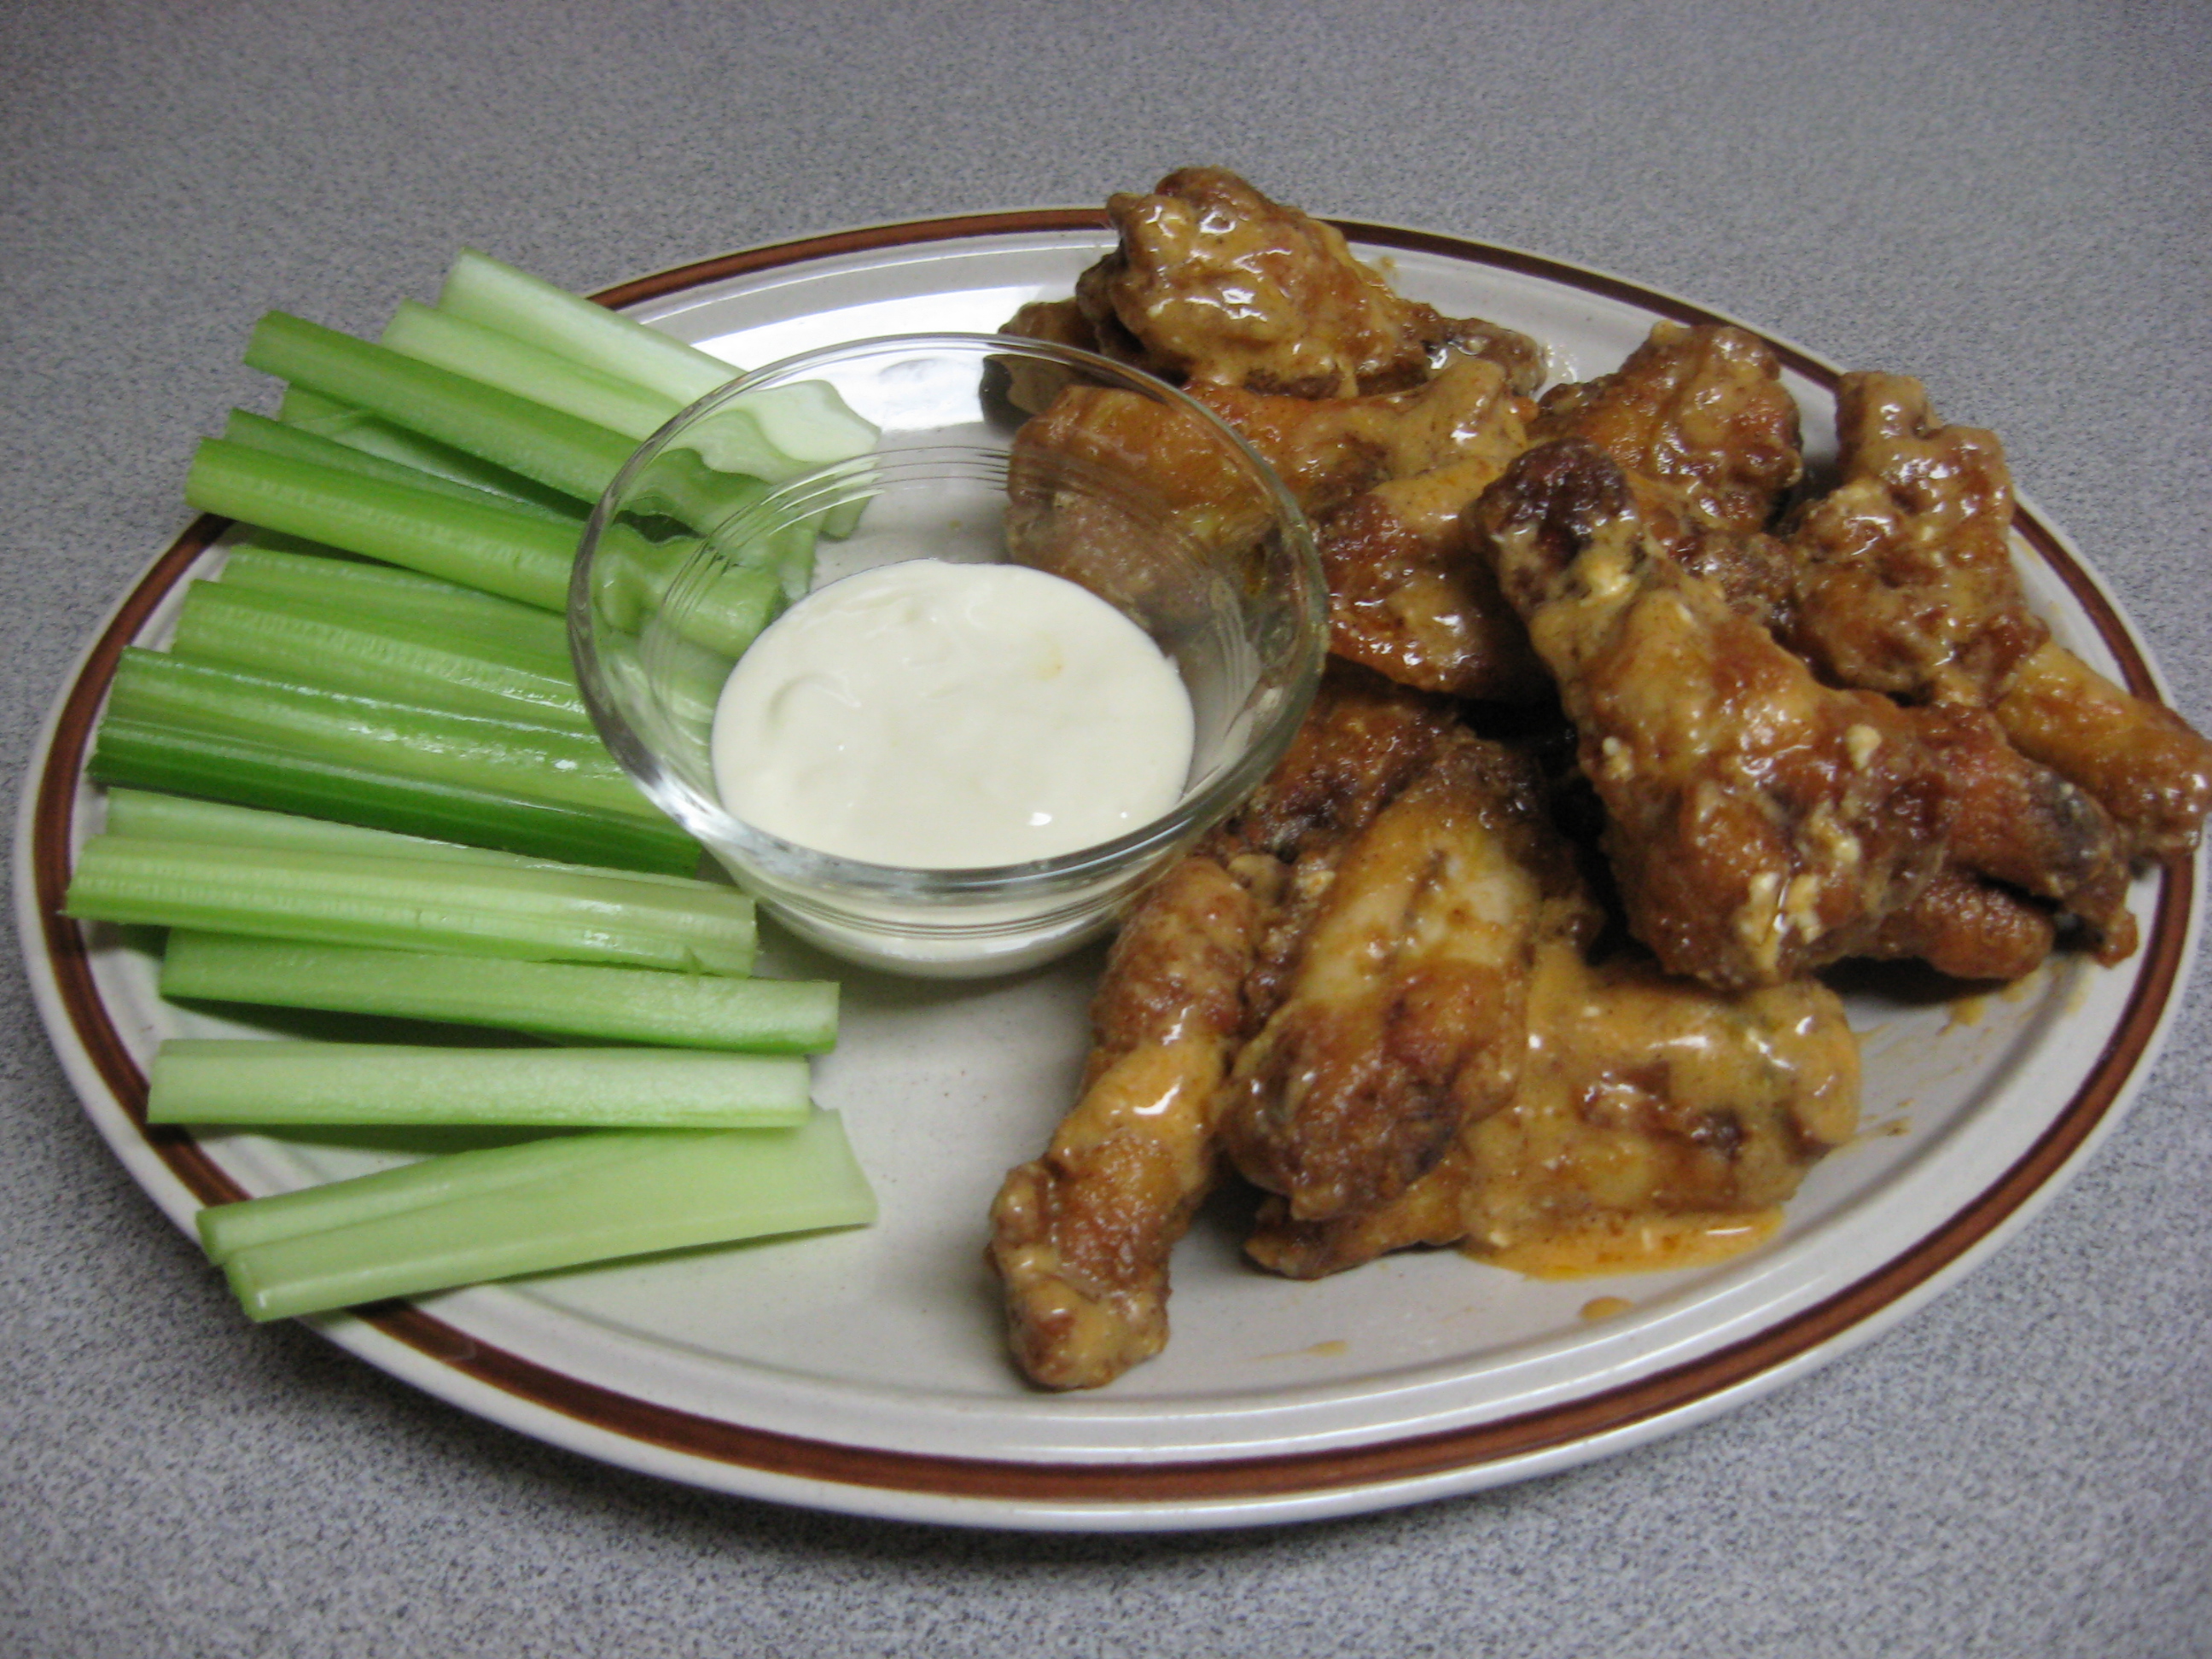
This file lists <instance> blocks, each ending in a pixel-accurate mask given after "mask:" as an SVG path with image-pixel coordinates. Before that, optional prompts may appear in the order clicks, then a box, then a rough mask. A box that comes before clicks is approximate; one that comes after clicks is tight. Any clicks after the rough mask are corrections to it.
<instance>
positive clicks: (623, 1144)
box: [195, 1129, 712, 1267]
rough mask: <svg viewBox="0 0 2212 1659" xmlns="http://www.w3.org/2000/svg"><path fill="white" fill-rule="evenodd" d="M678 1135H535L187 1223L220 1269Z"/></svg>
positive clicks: (224, 1208) (611, 1158)
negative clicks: (277, 1243)
mask: <svg viewBox="0 0 2212 1659" xmlns="http://www.w3.org/2000/svg"><path fill="white" fill-rule="evenodd" d="M702 1133H712V1131H705V1132H702ZM683 1134H684V1132H683V1131H681V1130H675V1131H670V1130H656V1129H633V1130H618V1129H608V1130H600V1131H598V1132H596V1133H594V1132H589V1131H587V1132H585V1133H578V1134H546V1135H540V1136H538V1137H536V1138H534V1139H527V1140H518V1141H516V1142H514V1143H513V1144H512V1145H509V1146H483V1147H477V1148H475V1149H473V1150H471V1151H469V1152H445V1153H441V1154H438V1155H436V1156H435V1157H429V1158H416V1159H415V1160H414V1161H413V1162H411V1163H407V1164H400V1165H398V1166H397V1167H396V1168H393V1169H389V1170H378V1171H377V1172H376V1173H375V1174H374V1175H365V1176H352V1177H350V1178H349V1179H347V1180H344V1181H329V1182H323V1183H321V1184H320V1185H319V1186H313V1187H302V1188H298V1189H297V1190H296V1191H293V1192H289V1193H272V1194H270V1195H269V1196H267V1197H265V1198H249V1199H242V1200H238V1201H236V1202H234V1203H229V1204H213V1205H210V1206H208V1207H207V1208H205V1209H204V1210H202V1211H201V1212H199V1214H198V1215H197V1217H196V1218H195V1220H196V1221H197V1223H198V1226H199V1235H200V1247H201V1248H202V1249H204V1250H205V1251H206V1252H207V1253H208V1256H209V1259H210V1260H211V1261H214V1262H215V1263H216V1265H217V1266H218V1267H220V1266H221V1265H222V1263H223V1262H224V1261H228V1259H229V1258H230V1257H231V1256H233V1255H235V1254H237V1253H238V1252H239V1251H240V1250H242V1249H245V1248H246V1246H247V1245H249V1244H266V1243H270V1242H271V1241H272V1240H275V1239H279V1238H296V1237H299V1236H301V1234H303V1233H319V1232H327V1231H330V1230H331V1229H332V1228H334V1227H345V1226H350V1225H352V1224H354V1223H355V1222H356V1221H369V1220H374V1218H377V1217H378V1216H385V1215H397V1214H398V1213H399V1212H401V1211H403V1210H416V1209H421V1208H422V1206H425V1205H429V1204H436V1203H441V1202H442V1201H443V1200H447V1199H448V1198H459V1197H466V1196H469V1195H471V1194H477V1193H487V1192H492V1191H495V1190H496V1189H498V1188H501V1187H512V1186H516V1185H519V1184H520V1183H522V1182H532V1181H538V1180H540V1179H542V1178H544V1176H549V1175H553V1174H556V1173H558V1172H560V1171H562V1170H573V1169H581V1168H586V1167H590V1168H598V1169H607V1168H611V1167H612V1166H613V1165H614V1164H618V1163H620V1162H621V1161H622V1160H623V1158H635V1157H636V1156H637V1155H638V1154H640V1153H641V1152H661V1151H665V1149H666V1148H667V1147H668V1146H671V1145H673V1144H674V1139H675V1138H677V1137H681V1136H682V1135H683Z"/></svg>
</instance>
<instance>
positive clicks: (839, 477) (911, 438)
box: [568, 334, 1328, 977]
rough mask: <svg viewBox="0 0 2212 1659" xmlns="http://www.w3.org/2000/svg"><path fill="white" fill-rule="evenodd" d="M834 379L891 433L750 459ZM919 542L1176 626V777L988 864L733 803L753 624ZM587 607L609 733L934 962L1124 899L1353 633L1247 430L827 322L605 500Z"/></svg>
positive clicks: (994, 947)
mask: <svg viewBox="0 0 2212 1659" xmlns="http://www.w3.org/2000/svg"><path fill="white" fill-rule="evenodd" d="M824 385H826V386H829V387H831V388H834V390H835V391H836V393H837V395H838V396H839V397H840V398H842V400H843V403H844V404H845V405H847V406H848V408H849V409H850V410H853V411H854V412H855V413H857V414H858V415H860V416H861V417H863V418H864V419H865V420H866V422H872V424H873V425H874V426H875V427H876V428H879V429H880V430H879V435H878V437H877V438H876V439H875V441H873V442H872V444H871V445H869V446H868V447H866V451H865V453H860V454H857V455H853V456H850V457H849V458H848V459H842V460H837V461H830V462H826V463H823V464H818V465H807V466H806V470H803V471H797V473H796V476H790V477H776V478H774V479H772V481H770V482H767V483H763V482H761V481H759V480H757V479H755V478H752V477H747V476H745V473H744V469H746V468H748V467H751V468H754V469H756V470H767V471H771V472H774V471H777V470H779V468H778V466H777V465H776V464H775V463H774V462H773V461H771V462H770V463H769V464H768V465H766V467H765V468H764V469H763V463H762V460H761V455H760V452H759V451H758V449H757V443H756V440H757V437H758V436H759V435H760V434H761V432H762V431H763V430H764V429H765V430H768V431H769V432H771V433H773V432H774V430H775V425H776V422H777V421H778V420H779V419H780V418H781V416H779V414H778V413H777V410H778V409H779V406H780V405H781V406H783V407H789V406H793V405H797V406H800V407H802V408H803V406H804V405H805V404H807V402H808V401H809V400H810V399H812V398H816V397H817V396H818V393H819V391H820V388H821V387H822V386H824ZM1044 409H1048V413H1047V414H1046V415H1045V416H1042V417H1040V418H1038V419H1036V420H1035V421H1034V422H1033V421H1032V420H1031V418H1030V411H1034V410H1044ZM848 447H849V446H848ZM800 465H805V463H804V462H802V463H800ZM817 532H818V533H817ZM911 558H934V559H941V560H945V561H950V562H975V561H982V562H997V561H1012V562H1019V563H1023V564H1028V565H1031V566H1035V567H1037V568H1043V569H1047V570H1049V571H1051V572H1052V573H1053V574H1057V575H1061V576H1065V577H1067V578H1069V579H1070V580H1075V581H1078V582H1079V583H1081V584H1082V585H1083V586H1085V587H1086V588H1088V589H1090V590H1091V592H1094V593H1096V594H1097V595H1098V596H1099V597H1101V598H1102V599H1105V600H1107V601H1108V602H1109V603H1110V604H1111V605H1114V606H1115V609H1117V610H1119V611H1121V613H1122V614H1123V615H1125V616H1127V617H1129V618H1131V619H1132V620H1133V621H1134V622H1135V623H1137V624H1138V625H1139V627H1141V628H1142V629H1144V630H1145V631H1146V633H1147V634H1148V635H1151V637H1152V640H1153V641H1154V642H1155V643H1156V644H1158V647H1160V649H1161V650H1162V651H1163V652H1164V653H1165V654H1166V656H1167V657H1168V659H1170V661H1171V662H1172V663H1173V664H1174V665H1175V667H1176V671H1177V672H1178V673H1179V674H1180V676H1181V678H1182V683H1183V685H1184V688H1185V690H1187V691H1188V693H1189V695H1190V699H1191V705H1192V710H1193V714H1194V717H1195V728H1196V744H1195V748H1194V755H1193V758H1192V763H1191V767H1190V771H1189V775H1188V781H1187V782H1186V784H1185V786H1184V788H1183V791H1182V797H1181V799H1179V800H1177V801H1176V805H1174V807H1173V808H1172V809H1170V811H1167V812H1165V813H1164V814H1163V815H1162V816H1160V817H1158V818H1156V819H1154V820H1153V821H1152V822H1151V823H1147V824H1145V825H1144V826H1143V827H1142V828H1140V829H1133V830H1132V831H1130V832H1128V833H1127V834H1124V835H1121V836H1117V837H1116V838H1115V839H1114V840H1111V841H1109V842H1103V843H1101V844H1099V845H1097V846H1094V847H1088V848H1082V849H1081V850H1079V851H1076V852H1073V853H1068V854H1062V855H1060V856H1057V857H1053V858H1044V859H1038V860H1034V861H1031V862H1029V863H1024V864H1013V865H1005V866H994V867H988V868H978V869H904V868H898V867H895V866H886V865H878V864H870V863H865V862H862V861H860V860H854V859H849V858H842V857H837V856H834V855H831V854H824V853H822V852H818V851H817V850H815V849H814V848H809V847H805V846H800V845H799V844H797V843H795V842H790V841H786V840H783V839H781V838H780V837H778V836H773V835H770V834H768V833H766V832H765V831H763V830H762V829H757V828H756V827H755V826H754V825H752V824H750V823H745V822H744V821H743V820H742V819H740V818H738V817H736V816H735V815H733V814H732V813H731V812H730V811H728V810H727V809H726V807H725V806H724V805H723V804H722V801H721V799H720V797H719V795H718V794H717V793H716V789H715V785H714V764H713V760H712V755H711V741H712V735H713V726H714V709H715V706H716V702H717V700H718V699H719V697H720V693H721V689H722V686H723V683H724V682H725V681H726V679H727V678H728V676H729V672H730V670H731V668H732V665H734V664H735V662H736V660H737V658H738V655H739V653H741V652H742V651H743V650H744V646H745V644H746V642H747V641H748V638H749V636H750V633H751V631H752V630H753V629H756V628H757V626H759V625H760V623H762V622H763V620H764V619H765V618H767V617H770V616H772V615H773V614H774V613H775V611H777V610H778V609H779V608H780V607H781V605H785V604H787V603H788V602H790V601H791V600H793V599H798V598H800V597H802V596H803V595H804V594H805V592H808V591H810V590H811V588H814V587H817V586H822V585H823V584H825V583H828V582H830V581H835V580H838V579H839V578H841V577H844V576H848V575H851V574H854V573H856V572H858V571H861V570H866V569H870V568H874V567H876V566H878V565H883V564H886V563H890V562H895V561H898V560H903V559H911ZM568 620H569V635H570V639H571V642H572V644H573V646H574V652H575V659H576V668H577V674H578V678H579V680H580V684H581V686H582V690H583V695H584V699H585V702H586V704H587V705H588V706H589V707H590V708H591V711H592V719H593V720H595V721H596V722H597V724H598V726H599V732H600V735H601V736H602V737H603V738H605V741H606V744H607V746H608V748H609V749H610V750H611V751H612V752H613V754H614V756H615V757H616V758H617V761H619V762H620V763H621V764H622V765H623V767H624V768H625V769H627V770H628V771H629V774H630V775H631V776H632V777H634V778H635V780H636V781H637V783H638V785H639V787H641V789H643V790H644V792H645V793H646V794H647V796H648V797H649V798H650V799H652V800H653V802H654V803H655V804H656V805H659V807H660V808H661V809H662V810H663V811H665V812H666V813H667V814H668V815H669V816H670V817H671V818H673V819H675V820H676V822H677V823H680V824H681V825H683V826H684V829H687V830H689V831H690V833H691V834H692V835H693V836H696V837H697V838H698V840H699V841H700V842H701V843H702V845H704V846H705V847H706V848H707V849H708V851H709V852H710V853H712V854H714V857H715V859H716V860H719V861H720V863H721V864H722V865H723V866H725V867H726V869H727V870H728V871H729V872H730V874H731V876H732V878H734V879H735V880H736V881H737V882H738V884H739V885H741V886H742V887H744V889H746V890H748V891H750V893H752V894H753V895H754V896H755V897H757V899H758V900H759V901H760V902H761V903H762V904H763V906H764V907H765V908H767V909H768V910H769V912H770V913H771V914H773V915H775V917H776V918H778V919H779V920H780V921H781V922H782V923H783V924H784V925H785V926H786V927H788V928H789V929H790V930H791V931H792V932H793V933H796V934H798V935H799V936H800V937H801V938H803V939H808V940H810V941H811V942H812V943H814V944H816V945H819V946H821V947H823V949H825V950H828V951H831V952H833V953H835V954H836V955H837V956H840V957H844V958H845V959H847V960H848V961H852V962H855V963H862V964H865V965H867V966H871V967H875V968H881V969H890V970H891V971H894V972H898V973H904V974H911V975H927V976H932V977H963V976H978V975H990V974H998V973H1005V972H1011V971H1012V970H1014V969H1020V968H1025V967H1029V966H1030V965H1032V964H1034V963H1040V962H1043V961H1046V960H1048V959H1050V958H1051V957H1055V956H1057V955H1059V954H1060V953H1061V952H1063V951H1068V950H1071V949H1073V948H1074V947H1075V946H1076V945H1079V944H1081V943H1082V942H1084V941H1085V940H1086V939H1090V938H1091V937H1093V936H1094V935H1095V934H1097V933H1100V932H1101V931H1103V929H1104V928H1106V927H1109V925H1111V923H1112V921H1113V920H1114V918H1115V915H1116V912H1117V908H1118V907H1119V906H1121V903H1122V902H1124V901H1125V900H1126V899H1127V898H1128V897H1129V896H1130V895H1131V894H1132V893H1133V892H1134V891H1135V890H1137V889H1138V888H1139V887H1140V886H1141V885H1142V884H1144V883H1145V882H1146V881H1147V880H1148V879H1149V878H1152V876H1153V875H1155V874H1156V873H1158V872H1159V871H1160V870H1161V869H1162V868H1164V866H1165V865H1166V864H1167V863H1168V862H1169V861H1170V860H1172V859H1174V858H1175V857H1176V856H1177V855H1178V854H1181V853H1182V852H1183V851H1184V850H1185V849H1186V848H1188V847H1189V845H1190V844H1191V843H1192V842H1194V840H1195V839H1196V838H1197V837H1198V836H1200V835H1201V834H1202V833H1203V832H1204V831H1205V830H1206V829H1208V828H1209V827H1211V826H1212V824H1213V823H1216V822H1217V821H1218V819H1220V818H1221V817H1223V816H1224V815H1225V814H1226V813H1227V812H1228V811H1230V810H1231V808H1232V807H1233V806H1235V805H1236V804H1237V802H1238V801H1239V800H1240V799H1242V798H1243V796H1244V795H1245V794H1246V793H1249V791H1250V790H1251V788H1252V787H1253V786H1254V785H1255V784H1256V783H1257V782H1258V781H1260V779H1261V777H1262V776H1264V775H1266V773H1267V771H1268V769H1270V768H1271V767H1273V764H1274V763H1275V762H1276V760H1277V759H1278V758H1279V757H1280V756H1281V755H1282V753H1283V750H1285V747H1286V746H1287V745H1288V744H1289V742H1290V739H1291V734H1292V733H1293V732H1295V731H1296V729H1297V724H1298V721H1299V720H1300V719H1301V718H1302V717H1303V715H1304V712H1305V709H1306V706H1307V704H1308V702H1310V699H1311V696H1312V694H1313V690H1314V686H1315V684H1316V680H1317V679H1318V677H1319V674H1320V669H1321V661H1322V652H1323V649H1324V647H1325V644H1326V640H1327V634H1328V623H1327V597H1326V592H1325V589H1324V586H1323V583H1322V575H1321V570H1320V566H1319V564H1318V562H1317V561H1316V556H1315V552H1314V544H1313V536H1312V532H1311V530H1310V527H1309V526H1308V525H1307V523H1306V521H1305V520H1304V516H1303V515H1302V514H1301V513H1300V512H1299V510H1298V507H1297V503H1296V501H1293V500H1292V499H1291V495H1290V494H1289V493H1288V491H1286V490H1285V489H1284V488H1283V485H1282V483H1281V482H1280V481H1279V479H1278V478H1277V477H1275V475H1274V473H1273V471H1272V470H1271V469H1270V468H1269V467H1268V466H1267V464H1266V463H1265V462H1264V461H1262V460H1261V459H1260V457H1259V455H1258V454H1257V453H1255V452H1254V450H1253V449H1252V448H1251V447H1250V446H1249V445H1248V444H1246V443H1245V442H1244V441H1243V439H1242V438H1240V437H1238V436H1237V434H1236V433H1235V432H1233V431H1232V430H1231V428H1229V427H1227V426H1225V424H1223V423H1222V422H1220V421H1219V420H1218V419H1217V418H1216V417H1215V416H1213V415H1212V413H1211V412H1210V411H1208V410H1206V409H1204V408H1203V407H1201V406H1200V404H1197V403H1195V402H1194V401H1193V400H1192V399H1190V398H1188V397H1186V396H1184V395H1183V394H1182V392H1179V391H1177V390H1176V389H1175V388H1174V387H1172V386H1168V385H1167V384H1165V383H1164V382H1163V381H1161V380H1157V379H1155V378H1153V377H1152V376H1151V375H1149V374H1143V373H1141V372H1139V371H1138V370H1136V369H1133V368H1129V367H1127V366H1126V365H1123V364H1120V363H1116V362H1112V361H1110V360H1109V359H1107V358H1104V357H1101V356H1095V355H1093V354H1091V353H1090V352H1086V351H1080V350H1076V349H1072V348H1069V347H1066V346H1060V345H1055V344H1051V343H1045V342H1041V341H1035V340H1026V339H1019V338H1016V337H1011V336H1005V335H981V334H972V335H971V334H937V335H908V336H899V337H892V338H886V339H876V340H866V341H861V342H860V343H854V344H850V345H842V346H836V347H831V348H829V349H822V350H816V351H811V352H806V353H804V354H802V355H800V356H796V357H792V358H788V359H787V360H785V361H784V362H780V363H776V364H774V365H772V366H770V367H769V368H763V369H759V370H757V371H755V372H754V373H752V374H747V375H744V377H743V378H741V379H739V380H735V381H733V382H732V384H731V385H730V386H727V387H726V388H724V389H723V390H721V391H720V392H715V393H714V394H713V395H712V396H710V397H708V398H703V399H702V400H701V401H700V402H699V403H697V404H694V405H693V406H692V407H691V408H690V409H688V410H685V411H684V413H683V414H681V415H679V416H677V417H676V418H675V419H674V420H672V421H671V422H669V423H668V425H666V426H665V427H664V428H661V429H660V431H659V432H658V433H656V434H654V435H653V437H652V438H650V439H648V440H647V441H646V443H645V444H644V446H643V447H641V448H640V449H639V451H638V453H636V454H635V456H633V457H632V458H631V459H630V462H629V465H627V466H625V467H624V468H623V471H622V472H621V473H620V474H619V475H618V476H617V477H616V479H615V481H614V482H613V483H612V484H611V485H610V486H609V487H608V489H607V492H606V494H605V496H603V497H602V498H601V500H600V501H599V505H598V507H596V508H595V509H594V511H593V512H592V516H591V520H590V521H589V523H588V525H587V526H586V530H585V532H584V538H583V543H582V547H581V550H580V553H579V555H578V557H577V562H576V568H575V575H574V581H573V585H572V586H571V588H570V593H569V609H568Z"/></svg>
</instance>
